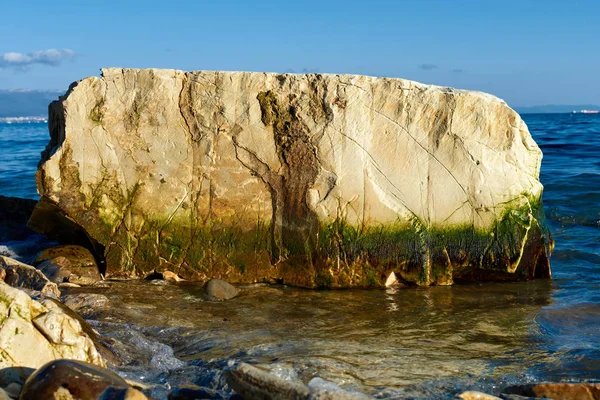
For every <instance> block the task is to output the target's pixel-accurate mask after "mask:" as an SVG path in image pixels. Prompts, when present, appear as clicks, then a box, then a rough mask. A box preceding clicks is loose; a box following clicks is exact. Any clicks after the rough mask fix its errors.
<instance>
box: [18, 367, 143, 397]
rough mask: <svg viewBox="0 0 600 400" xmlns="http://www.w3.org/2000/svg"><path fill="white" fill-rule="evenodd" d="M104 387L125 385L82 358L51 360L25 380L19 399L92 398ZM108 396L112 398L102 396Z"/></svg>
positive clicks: (120, 387) (118, 387)
mask: <svg viewBox="0 0 600 400" xmlns="http://www.w3.org/2000/svg"><path fill="white" fill-rule="evenodd" d="M108 388H113V389H128V388H129V386H128V385H127V382H125V381H124V380H123V379H122V378H121V377H119V376H118V375H117V374H115V373H113V372H111V371H109V370H108V369H106V368H101V367H98V366H96V365H94V364H90V363H86V362H83V361H75V360H55V361H51V362H49V363H47V364H45V365H44V366H42V367H41V368H40V369H38V370H37V371H35V373H33V374H32V375H31V376H30V377H29V378H28V379H27V381H26V382H25V385H24V386H23V391H22V392H21V397H20V400H39V399H54V398H60V397H56V396H57V395H62V396H65V397H64V398H69V397H67V396H69V395H70V396H71V397H73V398H75V399H78V400H96V399H98V398H100V396H101V395H102V394H103V393H104V392H105V391H106V390H107V389H108ZM61 389H62V390H61ZM108 398H112V397H105V399H108ZM138 398H139V397H138ZM138 398H135V397H131V398H128V399H136V400H137V399H138ZM144 398H145V397H143V398H142V399H144Z"/></svg>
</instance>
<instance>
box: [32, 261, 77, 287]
mask: <svg viewBox="0 0 600 400" xmlns="http://www.w3.org/2000/svg"><path fill="white" fill-rule="evenodd" d="M36 268H37V269H38V270H40V271H41V272H42V273H43V274H44V275H45V276H46V278H48V280H50V282H54V283H56V284H59V283H63V282H64V281H66V280H67V279H68V278H69V275H71V263H70V262H69V260H68V259H66V258H65V257H62V256H59V257H54V258H52V259H50V260H46V261H43V262H41V263H40V264H38V265H37V267H36Z"/></svg>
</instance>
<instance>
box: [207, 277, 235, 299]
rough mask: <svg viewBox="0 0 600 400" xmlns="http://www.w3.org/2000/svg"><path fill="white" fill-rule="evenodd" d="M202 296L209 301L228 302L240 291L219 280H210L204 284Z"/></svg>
mask: <svg viewBox="0 0 600 400" xmlns="http://www.w3.org/2000/svg"><path fill="white" fill-rule="evenodd" d="M203 290H204V294H206V295H207V296H208V297H209V298H211V299H217V300H229V299H233V298H234V297H235V296H237V295H238V294H239V293H240V291H239V290H237V289H236V288H235V287H234V286H233V285H231V284H230V283H228V282H225V281H223V280H221V279H211V280H209V281H208V282H206V283H205V284H204V287H203Z"/></svg>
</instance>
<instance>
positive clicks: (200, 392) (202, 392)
mask: <svg viewBox="0 0 600 400" xmlns="http://www.w3.org/2000/svg"><path fill="white" fill-rule="evenodd" d="M167 399H168V400H196V399H215V400H221V399H224V397H223V395H221V394H220V393H219V392H217V391H216V390H213V389H209V388H204V387H200V386H196V385H191V386H190V387H177V388H175V389H173V390H171V392H169V397H168V398H167Z"/></svg>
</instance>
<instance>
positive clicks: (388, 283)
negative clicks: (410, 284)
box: [385, 272, 400, 288]
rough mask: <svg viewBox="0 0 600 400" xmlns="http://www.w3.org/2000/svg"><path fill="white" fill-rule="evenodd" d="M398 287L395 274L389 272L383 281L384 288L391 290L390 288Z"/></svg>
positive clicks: (398, 283)
mask: <svg viewBox="0 0 600 400" xmlns="http://www.w3.org/2000/svg"><path fill="white" fill-rule="evenodd" d="M399 285H400V282H399V281H398V278H397V277H396V274H395V273H393V272H390V275H389V276H388V277H387V279H386V280H385V287H386V288H391V287H395V286H399Z"/></svg>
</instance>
